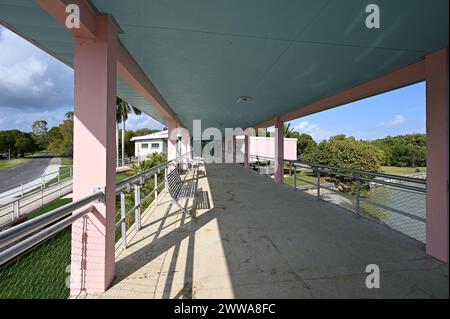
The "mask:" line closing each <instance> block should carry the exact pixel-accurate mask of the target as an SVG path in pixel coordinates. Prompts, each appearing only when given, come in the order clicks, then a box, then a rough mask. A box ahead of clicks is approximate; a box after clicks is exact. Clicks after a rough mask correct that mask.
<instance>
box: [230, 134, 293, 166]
mask: <svg viewBox="0 0 450 319" xmlns="http://www.w3.org/2000/svg"><path fill="white" fill-rule="evenodd" d="M236 139H237V140H238V141H239V142H238V143H239V145H240V147H239V149H240V151H241V152H242V154H244V151H245V146H244V136H237V137H236ZM274 141H275V139H274V138H273V137H259V136H250V138H249V144H250V146H249V148H250V155H257V156H263V157H269V158H274V157H275V144H274V143H275V142H274ZM284 159H285V160H289V161H295V160H297V139H295V138H285V139H284ZM250 161H252V159H251V158H250Z"/></svg>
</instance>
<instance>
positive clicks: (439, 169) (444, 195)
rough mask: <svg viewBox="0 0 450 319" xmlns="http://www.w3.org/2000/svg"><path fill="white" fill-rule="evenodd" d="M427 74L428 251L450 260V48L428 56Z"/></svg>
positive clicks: (442, 259) (439, 257)
mask: <svg viewBox="0 0 450 319" xmlns="http://www.w3.org/2000/svg"><path fill="white" fill-rule="evenodd" d="M425 65H426V77H427V238H426V251H427V254H428V255H430V256H433V257H435V258H437V259H439V260H441V261H444V262H448V250H449V197H448V180H449V167H448V165H449V162H448V160H449V146H448V143H449V128H448V116H449V105H448V98H449V95H448V85H449V83H448V49H443V50H440V51H437V52H434V53H432V54H430V55H428V56H426V58H425Z"/></svg>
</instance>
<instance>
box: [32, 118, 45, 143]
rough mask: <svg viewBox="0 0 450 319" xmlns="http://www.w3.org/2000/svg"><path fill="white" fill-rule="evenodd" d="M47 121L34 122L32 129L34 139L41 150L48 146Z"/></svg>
mask: <svg viewBox="0 0 450 319" xmlns="http://www.w3.org/2000/svg"><path fill="white" fill-rule="evenodd" d="M47 125H48V124H47V121H45V120H37V121H34V123H33V125H32V126H31V127H32V130H33V137H34V140H35V142H36V146H37V148H38V149H40V150H44V149H46V148H47V146H48V143H49V142H48V138H47V133H48V127H47Z"/></svg>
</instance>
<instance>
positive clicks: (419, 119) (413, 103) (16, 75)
mask: <svg viewBox="0 0 450 319" xmlns="http://www.w3.org/2000/svg"><path fill="white" fill-rule="evenodd" d="M71 110H73V70H72V69H71V68H69V67H67V66H66V65H64V64H63V63H61V62H59V61H58V60H56V59H54V58H53V57H51V56H49V55H48V54H46V53H45V52H43V51H41V50H40V49H38V48H36V47H35V46H34V45H32V44H30V43H28V42H27V41H25V40H24V39H22V38H20V37H19V36H17V35H15V34H14V33H12V32H10V31H9V30H7V29H4V28H2V27H0V130H8V129H20V130H22V131H30V130H31V125H32V123H33V121H35V120H37V119H44V120H46V121H47V122H48V124H49V127H52V126H56V125H59V124H60V123H61V122H62V120H63V118H64V114H65V113H66V112H67V111H71ZM290 123H291V126H292V127H294V129H295V130H297V131H299V132H302V133H303V132H304V133H308V134H310V135H311V136H312V137H313V138H314V139H315V140H316V141H321V140H322V139H327V138H329V137H330V136H333V135H336V134H342V133H343V134H346V135H348V136H354V137H356V138H358V139H376V138H380V137H385V136H388V135H398V134H406V133H425V84H424V83H419V84H416V85H413V86H409V87H406V88H403V89H400V90H396V91H392V92H388V93H385V94H382V95H378V96H375V97H371V98H368V99H365V100H361V101H358V102H354V103H350V104H347V105H345V106H341V107H337V108H334V109H331V110H328V111H324V112H321V113H317V114H313V115H310V116H306V117H303V118H300V119H297V120H293V121H291V122H290ZM127 127H128V128H129V129H133V130H136V129H139V128H156V129H161V128H162V125H161V124H160V123H158V122H157V121H155V120H154V119H152V118H150V117H148V116H146V115H143V116H133V115H131V116H130V118H129V120H128V121H127Z"/></svg>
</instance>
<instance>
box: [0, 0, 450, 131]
mask: <svg viewBox="0 0 450 319" xmlns="http://www.w3.org/2000/svg"><path fill="white" fill-rule="evenodd" d="M91 2H92V4H93V5H94V6H95V8H96V10H97V11H98V12H101V13H105V14H111V15H112V16H113V17H114V18H115V20H116V21H117V22H118V24H119V25H120V27H121V29H122V30H123V33H122V34H120V40H121V41H122V43H123V44H124V45H125V47H126V48H127V49H128V50H129V51H130V53H131V54H132V55H133V56H134V58H135V59H136V61H137V62H138V63H139V65H140V66H141V67H142V69H143V70H144V71H145V72H146V73H147V75H148V76H149V78H150V79H151V80H152V81H153V83H154V84H155V86H156V87H157V88H158V90H159V91H160V92H161V94H162V95H163V96H164V98H165V99H166V101H167V102H168V103H169V105H170V106H171V107H172V109H173V110H174V111H175V112H176V113H177V114H178V116H179V117H180V119H181V121H182V122H183V123H184V124H185V125H186V126H187V127H188V128H190V125H191V124H192V120H195V119H201V120H202V121H203V126H204V127H208V126H213V127H218V128H224V127H243V128H245V127H247V126H250V125H252V124H257V123H260V122H263V121H266V120H268V119H271V118H273V117H275V116H276V115H279V114H284V113H287V112H289V111H291V110H293V109H296V108H298V107H301V106H304V105H307V104H309V103H311V102H314V101H317V100H319V99H322V98H324V97H327V96H331V95H333V94H336V93H338V92H340V91H342V90H344V89H347V88H350V87H352V86H355V85H357V84H360V83H363V82H366V81H368V80H370V79H372V78H375V77H378V76H381V75H383V74H386V73H389V72H392V71H394V70H396V69H399V68H401V67H404V66H406V65H408V64H411V63H414V62H417V61H419V60H420V59H421V58H422V57H423V56H424V55H425V54H427V53H429V52H432V51H435V50H438V49H441V48H444V47H448V30H449V27H448V6H449V1H448V0H433V1H429V0H408V1H406V0H377V1H373V0H368V1H365V0H340V1H335V0H295V1H294V0H293V1H288V0H285V1H276V0H227V1H223V0H192V1H185V0H161V1H154V0H150V1H149V0H134V1H133V0H130V1H123V0H92V1H91ZM374 2H375V3H377V4H378V5H379V7H380V9H381V28H380V29H367V28H366V27H365V18H366V16H367V14H366V13H365V7H366V5H367V4H369V3H374ZM0 19H2V20H3V21H4V22H6V23H7V24H9V25H10V27H12V28H13V29H14V30H16V31H17V32H19V33H23V34H25V35H26V36H27V37H28V38H31V39H33V40H34V41H36V42H37V43H38V44H39V45H40V46H41V47H44V48H46V49H48V50H49V51H51V52H53V53H54V54H55V55H56V56H58V57H60V58H61V59H63V60H65V61H67V62H68V63H69V64H70V63H71V62H72V60H73V41H72V39H71V35H70V34H68V32H67V31H65V30H64V28H62V27H61V26H59V24H57V23H56V22H55V21H53V20H52V18H51V17H49V16H48V14H47V13H46V12H44V11H43V10H42V9H40V8H39V7H38V6H37V5H36V4H35V3H34V1H24V0H22V1H19V0H9V1H8V0H0ZM118 94H120V95H122V96H124V97H125V98H127V99H128V100H129V101H130V102H131V103H133V104H135V105H138V106H140V107H141V108H142V109H143V110H144V111H145V112H147V113H148V114H150V115H151V116H153V117H155V118H156V119H159V120H160V121H162V122H165V119H164V118H163V117H162V116H161V114H159V112H157V111H156V110H155V109H154V108H153V107H152V106H151V105H150V104H148V103H147V102H146V101H145V100H143V99H142V98H141V97H140V96H139V95H138V94H137V93H136V92H135V91H134V90H133V89H132V88H131V87H129V86H128V85H127V84H126V83H125V82H124V81H123V80H120V79H119V80H118ZM239 96H250V97H251V98H252V101H251V103H249V104H239V103H237V99H238V97H239Z"/></svg>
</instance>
